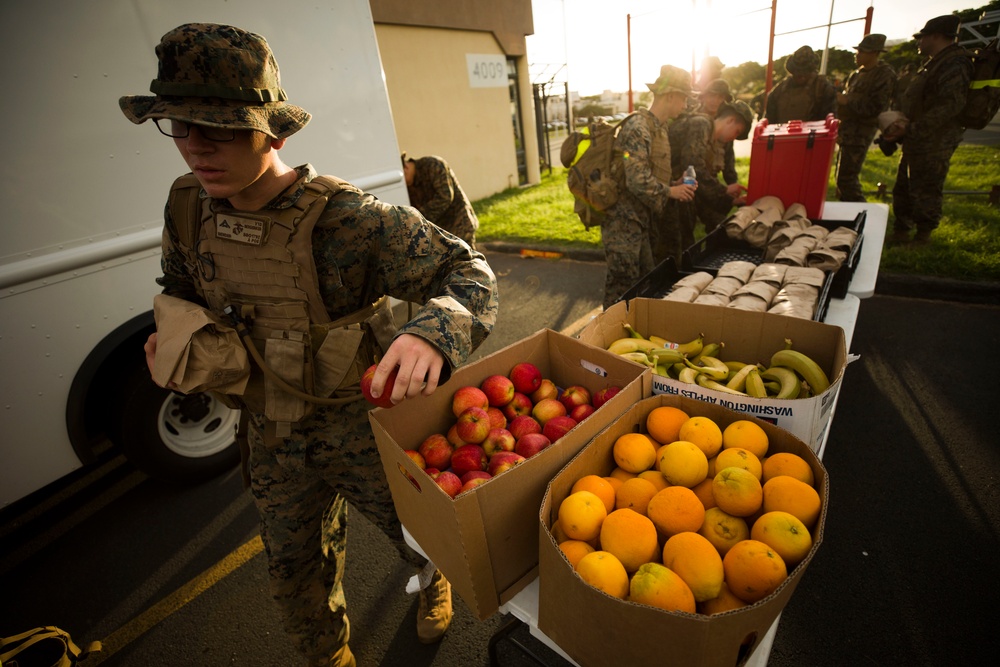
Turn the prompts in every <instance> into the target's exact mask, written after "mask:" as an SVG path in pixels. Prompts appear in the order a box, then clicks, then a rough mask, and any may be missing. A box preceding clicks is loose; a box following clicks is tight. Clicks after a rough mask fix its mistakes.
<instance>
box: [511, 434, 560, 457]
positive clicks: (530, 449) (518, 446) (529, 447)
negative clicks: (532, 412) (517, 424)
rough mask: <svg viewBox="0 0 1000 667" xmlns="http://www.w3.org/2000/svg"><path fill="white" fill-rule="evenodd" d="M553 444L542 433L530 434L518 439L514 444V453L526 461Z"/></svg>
mask: <svg viewBox="0 0 1000 667" xmlns="http://www.w3.org/2000/svg"><path fill="white" fill-rule="evenodd" d="M551 444H552V441H551V440H549V439H548V438H546V437H545V436H544V435H542V434H541V433H528V434H526V435H524V436H522V437H521V438H519V439H518V441H517V443H515V444H514V451H515V452H517V453H518V454H520V455H521V456H523V457H524V458H526V459H530V458H531V457H532V456H534V455H535V454H537V453H538V452H540V451H542V450H543V449H545V448H546V447H548V446H549V445H551Z"/></svg>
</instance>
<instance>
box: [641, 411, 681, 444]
mask: <svg viewBox="0 0 1000 667" xmlns="http://www.w3.org/2000/svg"><path fill="white" fill-rule="evenodd" d="M688 419H690V416H689V415H688V413H686V412H684V411H683V410H681V409H680V408H675V407H674V406H672V405H661V406H660V407H658V408H653V409H652V410H651V411H650V413H649V414H648V415H646V432H647V433H649V437H651V438H652V439H653V440H656V441H657V442H658V443H660V444H661V445H666V444H669V443H671V442H673V441H674V440H680V438H678V437H677V434H678V433H679V432H680V430H681V424H683V423H684V422H686V421H687V420H688Z"/></svg>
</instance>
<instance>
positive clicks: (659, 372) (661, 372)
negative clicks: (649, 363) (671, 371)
mask: <svg viewBox="0 0 1000 667" xmlns="http://www.w3.org/2000/svg"><path fill="white" fill-rule="evenodd" d="M653 372H654V373H656V374H657V375H662V376H663V377H668V375H667V367H666V366H664V365H662V364H657V365H656V368H654V369H653Z"/></svg>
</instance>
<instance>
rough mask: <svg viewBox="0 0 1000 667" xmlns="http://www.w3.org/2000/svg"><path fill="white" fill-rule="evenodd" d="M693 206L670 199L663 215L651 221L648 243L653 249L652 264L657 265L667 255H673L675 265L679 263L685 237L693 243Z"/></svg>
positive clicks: (678, 265) (684, 245)
mask: <svg viewBox="0 0 1000 667" xmlns="http://www.w3.org/2000/svg"><path fill="white" fill-rule="evenodd" d="M694 223H695V211H694V206H692V205H690V204H686V203H682V202H679V201H676V200H674V199H671V200H669V201H668V202H667V205H666V208H665V209H664V211H663V215H662V216H660V217H659V218H658V219H656V220H654V221H653V224H652V225H651V226H650V228H649V244H650V247H651V248H652V250H653V266H659V265H660V263H661V262H663V261H664V260H665V259H667V258H668V257H673V258H674V261H676V262H677V267H678V268H680V265H681V252H682V251H683V250H684V248H686V247H687V245H686V244H685V243H686V239H687V238H688V237H690V239H691V243H694Z"/></svg>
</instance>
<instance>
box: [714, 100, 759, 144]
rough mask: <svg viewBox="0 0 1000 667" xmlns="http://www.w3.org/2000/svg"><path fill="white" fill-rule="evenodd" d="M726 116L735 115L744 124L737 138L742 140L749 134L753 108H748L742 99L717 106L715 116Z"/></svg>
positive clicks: (751, 125)
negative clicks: (717, 110)
mask: <svg viewBox="0 0 1000 667" xmlns="http://www.w3.org/2000/svg"><path fill="white" fill-rule="evenodd" d="M726 116H736V117H737V118H739V119H740V120H742V121H743V122H744V123H745V124H746V127H745V128H744V129H743V131H742V132H740V134H739V136H738V137H736V138H737V139H739V140H740V141H743V140H744V139H746V138H747V137H749V136H750V128H751V127H753V110H752V109H751V108H750V105H749V104H747V103H746V102H744V101H743V100H736V101H735V102H726V103H725V104H723V105H722V106H721V107H719V113H717V114H716V116H715V117H716V118H725V117H726Z"/></svg>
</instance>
